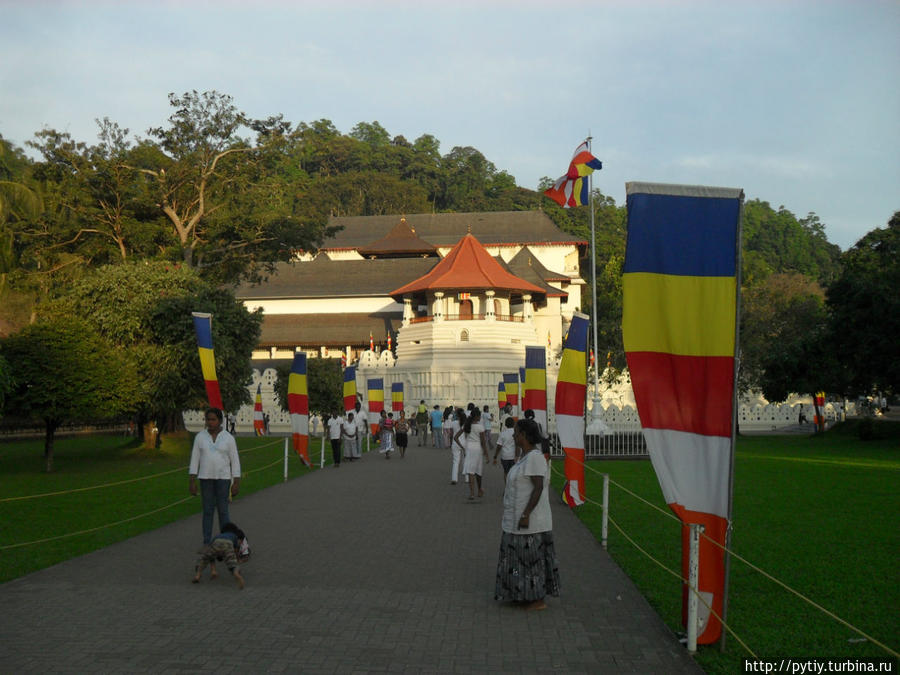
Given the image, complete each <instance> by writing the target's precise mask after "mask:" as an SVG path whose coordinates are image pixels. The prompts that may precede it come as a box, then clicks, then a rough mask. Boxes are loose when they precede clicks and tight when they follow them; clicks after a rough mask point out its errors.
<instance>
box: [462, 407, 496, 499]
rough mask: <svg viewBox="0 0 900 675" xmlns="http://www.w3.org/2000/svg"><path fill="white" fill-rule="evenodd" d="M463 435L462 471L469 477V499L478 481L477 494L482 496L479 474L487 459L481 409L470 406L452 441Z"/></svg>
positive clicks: (482, 471) (482, 470)
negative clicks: (463, 460)
mask: <svg viewBox="0 0 900 675" xmlns="http://www.w3.org/2000/svg"><path fill="white" fill-rule="evenodd" d="M461 436H465V439H466V441H465V447H466V461H465V463H464V464H463V473H465V474H466V475H467V476H468V477H469V499H470V500H471V499H475V483H476V482H477V483H478V496H479V497H484V490H483V489H482V488H481V474H482V473H484V462H485V460H487V459H488V444H487V441H485V431H484V426H483V425H482V424H481V411H480V410H478V408H472V412H471V413H469V417H468V418H467V419H466V421H465V423H464V424H463V427H462V429H460V430H459V431H457V432H456V436H455V437H454V441H456V442H459V439H460V437H461Z"/></svg>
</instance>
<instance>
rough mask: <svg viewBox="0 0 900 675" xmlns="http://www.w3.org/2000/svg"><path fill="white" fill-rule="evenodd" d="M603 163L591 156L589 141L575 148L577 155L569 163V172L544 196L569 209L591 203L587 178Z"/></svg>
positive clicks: (545, 191)
mask: <svg viewBox="0 0 900 675" xmlns="http://www.w3.org/2000/svg"><path fill="white" fill-rule="evenodd" d="M602 168H603V163H602V162H601V161H600V160H599V159H597V158H596V157H594V156H593V155H592V154H591V151H590V148H589V147H588V143H587V141H585V142H584V143H582V144H581V145H579V146H578V147H577V148H575V155H574V156H573V157H572V161H571V162H570V163H569V170H568V171H567V172H566V173H565V175H563V176H560V178H559V180H557V181H556V183H554V184H553V187H552V188H550V189H549V190H544V194H545V195H547V196H548V197H550V199H552V200H553V201H555V202H556V203H557V204H559V205H560V206H562V207H563V208H564V209H567V208H569V207H572V206H582V205H584V204H587V203H588V202H589V201H590V188H589V186H588V180H587V177H588V176H590V175H591V174H592V173H594V171H595V170H597V169H602Z"/></svg>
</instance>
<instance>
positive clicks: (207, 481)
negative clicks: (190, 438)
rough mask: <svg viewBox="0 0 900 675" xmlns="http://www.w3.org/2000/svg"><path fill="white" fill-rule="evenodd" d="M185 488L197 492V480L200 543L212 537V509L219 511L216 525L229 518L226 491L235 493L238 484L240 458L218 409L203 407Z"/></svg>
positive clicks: (228, 520)
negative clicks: (203, 420)
mask: <svg viewBox="0 0 900 675" xmlns="http://www.w3.org/2000/svg"><path fill="white" fill-rule="evenodd" d="M188 475H189V476H190V479H189V482H188V491H189V492H190V493H191V494H192V495H193V496H195V497H196V496H197V480H198V479H199V480H200V499H201V502H202V504H203V543H204V544H208V543H209V542H210V541H212V531H213V526H212V525H213V513H214V512H215V511H218V513H219V529H221V528H222V527H224V526H225V525H226V524H228V523H229V522H230V519H229V517H228V494H229V490H230V492H231V495H232V496H236V495H237V493H238V491H239V490H240V486H241V460H240V459H239V458H238V451H237V443H235V442H234V436H232V435H231V434H229V433H228V432H227V431H225V430H224V429H223V428H222V411H221V410H219V409H218V408H209V409H207V411H206V429H204V430H203V431H201V432H200V433H198V434H197V435H196V436H194V447H193V449H192V450H191V464H190V467H189V468H188Z"/></svg>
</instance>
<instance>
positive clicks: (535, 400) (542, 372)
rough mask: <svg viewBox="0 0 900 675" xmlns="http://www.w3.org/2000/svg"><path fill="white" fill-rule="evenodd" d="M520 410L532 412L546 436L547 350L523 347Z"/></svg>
mask: <svg viewBox="0 0 900 675" xmlns="http://www.w3.org/2000/svg"><path fill="white" fill-rule="evenodd" d="M523 389H524V391H523V392H522V408H523V409H524V410H528V409H529V408H530V409H531V410H534V419H535V421H536V422H537V423H538V424H540V425H541V431H542V432H543V433H544V436H546V435H547V350H546V349H545V348H544V347H525V379H524V384H523Z"/></svg>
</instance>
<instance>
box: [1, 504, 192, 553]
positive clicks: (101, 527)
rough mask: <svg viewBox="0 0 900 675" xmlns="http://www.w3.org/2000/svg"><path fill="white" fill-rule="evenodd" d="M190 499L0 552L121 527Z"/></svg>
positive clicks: (5, 548) (5, 547) (11, 546)
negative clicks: (117, 526)
mask: <svg viewBox="0 0 900 675" xmlns="http://www.w3.org/2000/svg"><path fill="white" fill-rule="evenodd" d="M191 499H193V497H185V498H184V499H181V500H179V501H177V502H173V503H171V504H168V505H167V506H163V507H161V508H158V509H156V510H154V511H147V513H142V514H140V515H138V516H132V517H131V518H126V519H125V520H119V521H117V522H115V523H107V524H106V525H100V526H98V527H92V528H91V529H89V530H79V531H78V532H69V533H68V534H60V535H58V536H56V537H47V538H46V539H36V540H35V541H26V542H23V543H21V544H9V545H7V546H0V551H7V550H9V549H12V548H21V547H23V546H31V545H32V544H43V543H46V542H48V541H55V540H57V539H65V538H67V537H75V536H77V535H79V534H88V533H90V532H96V531H98V530H103V529H106V528H107V527H115V526H116V525H121V524H123V523H130V522H131V521H132V520H137V519H138V518H143V517H144V516H150V515H153V514H154V513H159V512H160V511H165V510H166V509H170V508H172V507H173V506H178V505H179V504H184V503H185V502H186V501H189V500H191Z"/></svg>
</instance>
